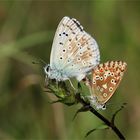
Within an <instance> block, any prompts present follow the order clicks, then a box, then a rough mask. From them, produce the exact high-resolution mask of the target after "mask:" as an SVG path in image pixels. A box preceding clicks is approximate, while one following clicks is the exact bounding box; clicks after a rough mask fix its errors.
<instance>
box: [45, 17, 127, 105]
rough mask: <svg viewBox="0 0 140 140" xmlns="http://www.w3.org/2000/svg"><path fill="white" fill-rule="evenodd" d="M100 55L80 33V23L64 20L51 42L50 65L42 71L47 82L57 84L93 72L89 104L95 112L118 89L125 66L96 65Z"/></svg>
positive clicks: (81, 31)
mask: <svg viewBox="0 0 140 140" xmlns="http://www.w3.org/2000/svg"><path fill="white" fill-rule="evenodd" d="M99 62H100V52H99V47H98V45H97V43H96V41H95V40H94V39H93V38H92V37H91V36H90V35H89V34H88V33H86V32H85V31H84V30H83V27H82V26H81V25H80V23H79V22H78V21H77V20H76V19H74V18H69V17H64V18H63V19H62V20H61V21H60V23H59V25H58V28H57V30H56V33H55V37H54V40H53V45H52V51H51V57H50V64H49V65H47V66H45V68H44V70H45V73H46V75H47V77H49V78H50V79H56V80H57V81H64V80H69V79H70V78H71V77H76V79H77V80H78V81H81V80H82V79H83V78H85V76H86V75H87V74H88V73H89V72H91V71H92V75H93V77H92V82H91V83H90V84H89V85H90V88H91V100H90V101H91V103H92V104H93V105H95V106H96V107H97V108H102V107H99V106H100V105H101V106H102V105H103V104H105V103H106V102H107V101H108V100H109V99H110V97H111V96H112V95H113V93H114V92H115V90H116V88H117V86H118V85H119V83H120V81H121V79H122V76H123V73H124V71H125V69H126V63H125V62H122V61H111V62H107V63H104V64H99Z"/></svg>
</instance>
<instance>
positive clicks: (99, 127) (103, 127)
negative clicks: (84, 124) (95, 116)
mask: <svg viewBox="0 0 140 140" xmlns="http://www.w3.org/2000/svg"><path fill="white" fill-rule="evenodd" d="M104 129H109V127H108V126H107V125H105V124H102V125H100V126H98V127H97V128H94V129H92V130H90V131H88V132H87V133H86V135H85V137H87V136H89V135H90V134H91V133H92V132H94V131H96V130H104Z"/></svg>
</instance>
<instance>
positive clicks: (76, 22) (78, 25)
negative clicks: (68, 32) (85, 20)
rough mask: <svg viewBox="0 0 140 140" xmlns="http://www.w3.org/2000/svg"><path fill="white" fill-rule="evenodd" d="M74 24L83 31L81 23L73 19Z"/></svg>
mask: <svg viewBox="0 0 140 140" xmlns="http://www.w3.org/2000/svg"><path fill="white" fill-rule="evenodd" d="M73 22H74V23H75V24H76V25H77V27H78V28H79V29H80V31H83V27H82V26H81V25H80V24H79V22H78V21H77V20H75V19H73Z"/></svg>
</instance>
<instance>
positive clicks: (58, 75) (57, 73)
mask: <svg viewBox="0 0 140 140" xmlns="http://www.w3.org/2000/svg"><path fill="white" fill-rule="evenodd" d="M44 71H45V73H46V75H47V77H48V78H49V79H56V80H57V81H64V80H66V79H68V78H67V76H66V75H65V74H64V73H63V70H61V69H57V68H52V67H51V66H50V64H48V65H46V66H45V67H44Z"/></svg>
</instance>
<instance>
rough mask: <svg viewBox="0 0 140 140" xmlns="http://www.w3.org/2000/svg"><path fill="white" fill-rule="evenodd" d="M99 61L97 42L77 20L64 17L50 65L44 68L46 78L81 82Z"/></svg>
mask: <svg viewBox="0 0 140 140" xmlns="http://www.w3.org/2000/svg"><path fill="white" fill-rule="evenodd" d="M99 61H100V53H99V48H98V45H97V43H96V41H95V40H94V39H93V38H92V37H91V36H90V35H89V34H88V33H86V32H85V31H84V30H83V27H82V26H81V25H80V23H79V22H78V21H77V20H76V19H74V18H69V17H64V18H63V19H62V20H61V21H60V23H59V25H58V28H57V30H56V33H55V37H54V40H53V45H52V50H51V57H50V64H49V65H46V66H45V67H44V70H45V73H46V76H47V77H48V78H50V79H56V81H64V80H69V78H71V77H76V79H77V80H78V81H81V80H82V79H83V78H84V77H85V76H86V74H87V73H88V72H89V71H90V70H91V69H93V68H94V67H95V66H96V65H98V64H99Z"/></svg>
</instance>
